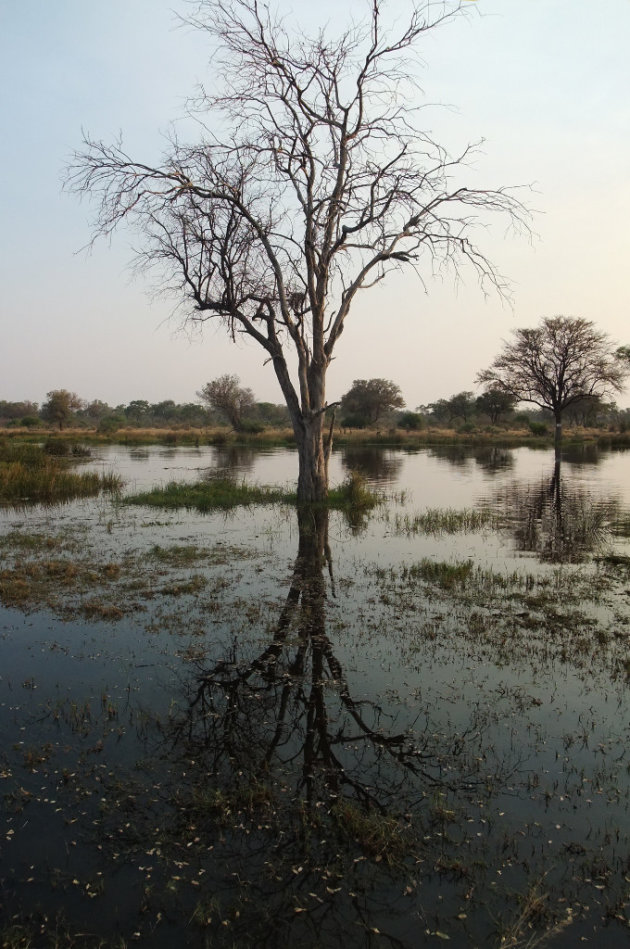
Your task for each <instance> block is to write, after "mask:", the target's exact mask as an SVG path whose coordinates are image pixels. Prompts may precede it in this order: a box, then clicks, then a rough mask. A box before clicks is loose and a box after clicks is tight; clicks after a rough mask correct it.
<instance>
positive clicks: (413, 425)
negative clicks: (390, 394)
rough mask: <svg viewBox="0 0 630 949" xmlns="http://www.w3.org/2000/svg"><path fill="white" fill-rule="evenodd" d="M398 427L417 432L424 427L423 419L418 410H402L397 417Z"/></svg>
mask: <svg viewBox="0 0 630 949" xmlns="http://www.w3.org/2000/svg"><path fill="white" fill-rule="evenodd" d="M397 424H398V428H402V429H405V431H408V432H419V431H421V429H423V428H424V427H425V421H424V418H423V417H422V415H420V413H419V412H403V413H402V414H401V415H400V416H399V418H398V423H397Z"/></svg>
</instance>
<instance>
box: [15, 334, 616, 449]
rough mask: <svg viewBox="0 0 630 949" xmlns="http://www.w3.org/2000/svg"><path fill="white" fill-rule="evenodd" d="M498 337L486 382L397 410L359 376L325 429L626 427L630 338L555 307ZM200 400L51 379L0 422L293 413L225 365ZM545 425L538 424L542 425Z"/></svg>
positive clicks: (244, 418) (188, 420) (379, 387)
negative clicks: (104, 393) (112, 395)
mask: <svg viewBox="0 0 630 949" xmlns="http://www.w3.org/2000/svg"><path fill="white" fill-rule="evenodd" d="M513 337H514V338H513V340H512V342H506V343H504V346H503V349H502V351H501V352H500V353H499V355H498V356H497V357H496V358H495V360H494V362H493V363H492V365H491V366H490V367H489V368H488V369H485V370H483V371H482V372H480V373H478V375H477V381H478V383H479V384H480V385H483V386H484V387H485V388H484V391H483V392H482V393H481V394H479V395H477V396H475V394H474V393H473V392H472V391H463V392H458V393H456V394H455V395H452V396H451V397H450V398H446V399H438V400H437V401H436V402H432V403H429V404H428V405H421V406H417V407H416V409H415V410H414V411H409V410H406V411H403V410H404V409H405V402H404V399H403V397H402V393H401V391H400V387H399V386H398V385H397V384H396V383H395V382H392V381H391V380H388V379H355V381H354V382H353V384H352V386H351V387H350V389H349V390H348V391H347V392H346V393H345V394H344V395H343V396H342V398H341V399H340V400H339V402H337V403H333V404H332V405H331V406H329V407H328V408H327V411H326V413H325V418H326V419H327V422H328V424H329V425H330V431H331V434H332V430H333V427H334V424H335V421H338V423H339V424H340V425H341V426H342V427H346V428H359V429H361V428H369V427H374V426H377V425H379V424H386V425H388V426H390V427H391V426H396V427H399V428H402V429H408V430H419V429H422V428H424V427H425V426H426V425H430V424H433V425H440V426H443V427H449V428H452V427H458V428H460V429H462V430H464V431H465V430H466V429H470V430H472V429H474V428H475V427H476V426H477V425H479V424H482V423H489V424H491V425H497V424H500V423H508V422H518V421H526V422H528V423H532V424H538V425H539V426H544V425H545V423H546V421H547V420H552V421H553V424H554V430H555V441H556V444H559V443H560V439H561V435H562V423H563V419H565V418H566V419H567V420H568V421H569V422H571V423H573V424H580V425H585V426H602V425H607V426H610V425H617V426H619V427H620V428H622V429H624V430H625V428H626V427H627V423H628V418H627V416H628V413H629V412H630V410H625V411H620V410H619V409H618V408H617V406H616V404H615V403H614V402H612V401H607V399H608V398H609V397H610V395H611V394H612V393H613V392H615V391H621V389H622V387H623V383H624V381H625V379H626V377H627V374H628V371H630V347H628V346H621V347H618V348H617V349H615V348H614V345H613V344H612V342H611V341H610V340H609V338H608V337H607V336H606V334H605V333H601V332H600V331H599V330H597V329H596V327H595V326H594V324H593V323H592V322H589V321H587V320H583V319H577V318H573V317H565V316H557V317H553V318H546V319H543V320H542V321H541V323H540V325H539V326H538V327H535V328H533V329H517V330H515V331H514V332H513ZM197 396H198V398H199V399H200V400H201V402H200V403H197V402H190V403H186V404H184V405H178V404H176V403H175V402H174V401H172V400H165V401H163V402H158V403H155V404H150V403H149V402H147V401H145V400H142V399H134V400H132V401H131V402H129V403H128V404H127V405H119V406H116V407H115V408H112V407H111V406H109V405H107V404H106V403H104V402H101V401H99V400H94V401H92V402H86V401H84V400H82V399H81V398H80V397H79V396H78V395H76V393H73V392H69V391H68V390H67V389H55V390H53V391H51V392H49V393H48V394H47V399H46V401H45V402H44V404H43V405H42V406H41V408H39V409H38V406H37V405H36V403H33V402H6V401H0V423H3V424H5V425H6V424H9V425H11V424H14V425H15V424H20V425H23V426H34V425H37V424H39V423H40V421H45V422H48V423H50V424H54V425H56V426H58V427H59V429H63V427H64V426H66V425H68V424H69V423H70V422H72V423H73V424H75V425H77V424H78V425H82V424H84V425H92V426H94V425H96V427H97V428H99V429H100V430H101V431H113V430H115V429H117V428H121V427H123V426H129V425H132V426H142V427H148V426H152V427H153V426H173V425H187V426H196V427H203V426H207V425H211V424H227V425H229V426H230V427H231V428H232V429H233V430H234V431H236V432H241V433H243V432H250V433H255V432H257V431H262V430H263V429H264V428H266V427H275V428H279V427H287V426H290V425H291V423H292V419H291V415H290V412H289V410H288V408H287V406H286V405H282V404H280V405H276V404H273V403H270V402H257V401H256V398H255V396H254V393H253V392H252V390H251V389H249V388H246V387H244V386H242V385H241V383H240V379H239V378H238V376H235V375H229V374H225V375H222V376H219V377H218V378H216V379H213V380H211V381H210V382H207V383H206V384H205V385H204V386H203V387H202V388H201V389H200V390H199V392H198V393H197ZM523 403H525V404H527V403H529V404H532V405H534V406H536V410H535V411H536V412H537V413H538V418H532V416H531V413H530V414H529V415H527V414H525V413H524V412H523V411H522V410H521V412H520V413H518V412H517V409H518V408H519V406H522V405H523ZM539 430H540V431H542V429H539Z"/></svg>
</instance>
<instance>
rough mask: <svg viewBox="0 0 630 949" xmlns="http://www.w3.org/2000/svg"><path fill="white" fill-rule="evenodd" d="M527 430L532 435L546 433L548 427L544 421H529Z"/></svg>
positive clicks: (547, 432)
mask: <svg viewBox="0 0 630 949" xmlns="http://www.w3.org/2000/svg"><path fill="white" fill-rule="evenodd" d="M529 430H530V432H531V433H532V435H548V434H549V428H548V427H547V425H546V424H545V423H544V422H531V421H530V423H529Z"/></svg>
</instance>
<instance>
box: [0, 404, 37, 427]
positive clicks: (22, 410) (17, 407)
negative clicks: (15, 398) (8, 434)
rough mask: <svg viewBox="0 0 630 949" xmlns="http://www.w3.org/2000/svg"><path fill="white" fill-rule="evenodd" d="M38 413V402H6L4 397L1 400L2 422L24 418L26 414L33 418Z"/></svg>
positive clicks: (0, 415) (0, 418) (0, 419)
mask: <svg viewBox="0 0 630 949" xmlns="http://www.w3.org/2000/svg"><path fill="white" fill-rule="evenodd" d="M36 415H37V403H36V402H28V401H24V402H6V401H5V400H4V399H2V400H0V421H2V422H8V421H12V420H13V421H14V420H16V419H22V418H24V417H25V416H29V417H31V418H32V417H33V416H36Z"/></svg>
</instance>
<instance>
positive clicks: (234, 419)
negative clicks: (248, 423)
mask: <svg viewBox="0 0 630 949" xmlns="http://www.w3.org/2000/svg"><path fill="white" fill-rule="evenodd" d="M197 395H198V396H199V398H200V399H203V401H204V402H206V403H207V404H208V405H209V406H210V408H212V409H215V410H216V411H217V412H220V414H221V415H223V416H224V417H225V418H226V419H227V421H228V422H229V423H230V425H231V426H232V428H233V429H234V430H235V431H236V432H241V431H242V430H243V420H244V418H245V417H246V416H247V415H248V414H250V415H251V414H252V413H253V412H254V409H255V406H256V402H255V400H254V393H253V392H252V390H251V389H244V388H243V387H242V386H241V384H240V379H239V378H238V376H231V375H229V374H226V375H224V376H219V378H218V379H213V380H212V382H206V384H205V386H204V387H203V389H201V390H200V391H199V392H198V393H197Z"/></svg>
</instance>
